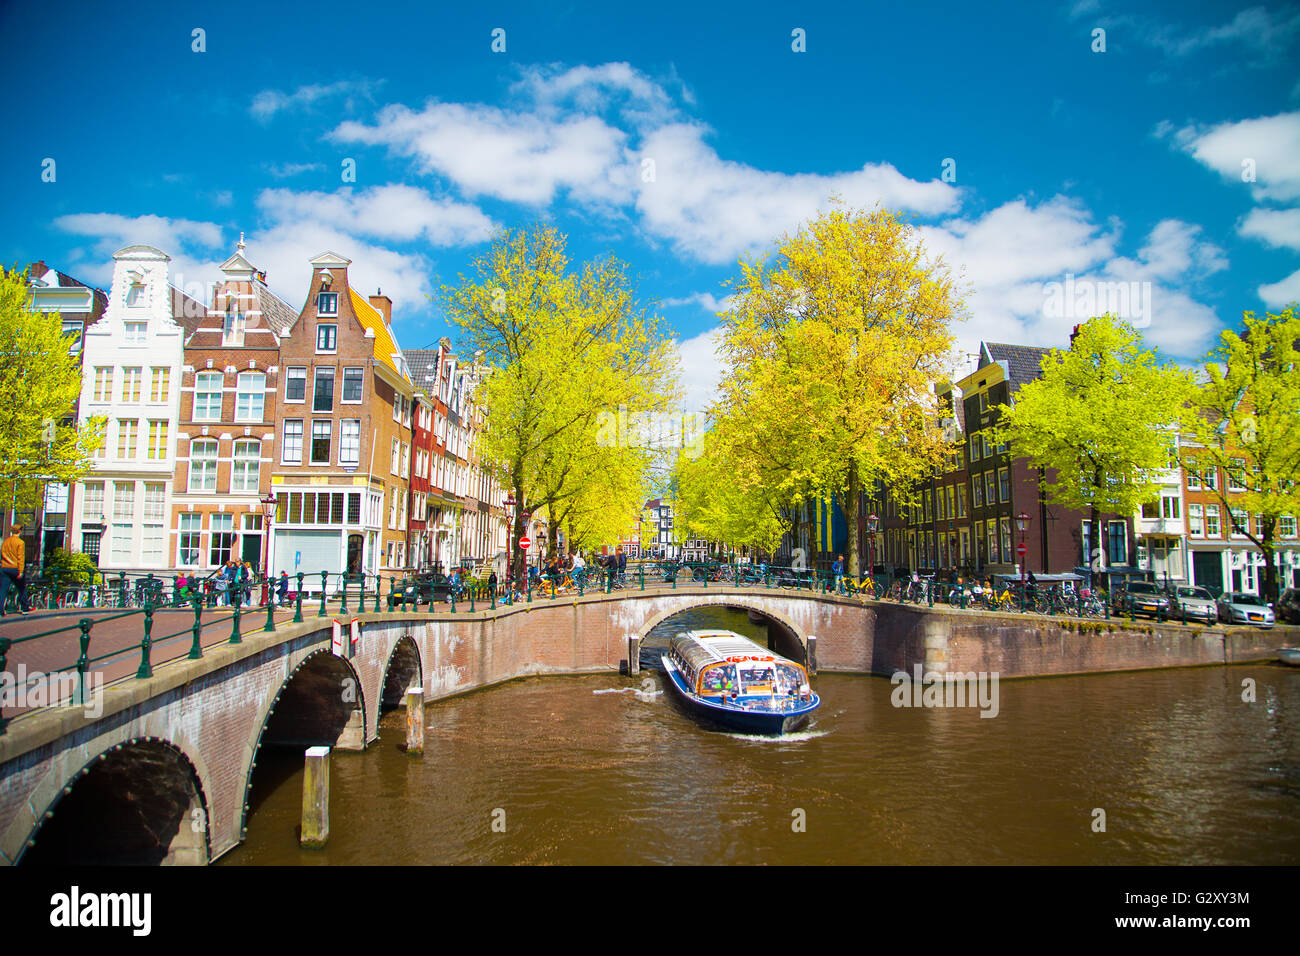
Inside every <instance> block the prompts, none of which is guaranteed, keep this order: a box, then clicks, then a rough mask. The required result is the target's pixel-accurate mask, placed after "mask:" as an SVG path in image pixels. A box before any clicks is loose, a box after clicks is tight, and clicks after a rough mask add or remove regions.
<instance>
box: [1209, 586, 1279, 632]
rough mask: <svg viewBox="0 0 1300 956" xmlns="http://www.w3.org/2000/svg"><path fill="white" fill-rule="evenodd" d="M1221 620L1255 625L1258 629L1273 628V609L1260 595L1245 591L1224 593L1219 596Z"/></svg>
mask: <svg viewBox="0 0 1300 956" xmlns="http://www.w3.org/2000/svg"><path fill="white" fill-rule="evenodd" d="M1218 608H1219V620H1220V621H1226V622H1227V623H1229V624H1254V625H1255V626H1256V627H1272V626H1273V609H1272V608H1271V607H1269V606H1268V602H1266V601H1265V600H1264V599H1263V598H1262V597H1260V596H1259V595H1258V594H1249V593H1247V592H1245V591H1224V592H1223V594H1221V595H1219V601H1218Z"/></svg>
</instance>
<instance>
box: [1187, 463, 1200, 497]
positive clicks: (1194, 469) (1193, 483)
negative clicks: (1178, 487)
mask: <svg viewBox="0 0 1300 956" xmlns="http://www.w3.org/2000/svg"><path fill="white" fill-rule="evenodd" d="M1187 487H1188V488H1190V489H1191V490H1192V491H1199V490H1200V488H1201V473H1200V465H1199V464H1198V463H1197V462H1196V460H1195V459H1189V460H1188V462H1187Z"/></svg>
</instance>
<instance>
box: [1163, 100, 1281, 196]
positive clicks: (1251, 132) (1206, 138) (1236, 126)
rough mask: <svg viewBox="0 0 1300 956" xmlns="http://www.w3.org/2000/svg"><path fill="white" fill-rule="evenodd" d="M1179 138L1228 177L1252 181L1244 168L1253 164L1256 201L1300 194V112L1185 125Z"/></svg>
mask: <svg viewBox="0 0 1300 956" xmlns="http://www.w3.org/2000/svg"><path fill="white" fill-rule="evenodd" d="M1175 138H1176V141H1177V143H1178V145H1179V146H1180V147H1181V148H1182V149H1183V150H1184V151H1185V152H1187V153H1188V154H1190V155H1191V156H1193V157H1194V158H1195V159H1196V160H1197V161H1198V162H1200V163H1202V164H1203V165H1205V166H1207V167H1209V168H1210V169H1213V170H1215V171H1216V172H1218V173H1220V174H1221V175H1223V176H1225V177H1227V178H1228V179H1230V180H1233V181H1236V182H1247V183H1249V182H1250V181H1249V180H1243V178H1242V177H1243V171H1244V170H1245V171H1250V170H1253V174H1254V176H1255V178H1256V181H1255V182H1254V183H1253V184H1252V185H1251V192H1252V194H1253V196H1254V198H1255V200H1256V201H1260V200H1274V201H1279V202H1287V201H1291V200H1296V199H1300V112H1294V113H1279V114H1278V115H1277V116H1262V117H1259V118H1257V119H1247V120H1239V121H1236V122H1227V123H1220V124H1218V125H1217V126H1212V127H1209V128H1203V127H1196V126H1187V127H1184V128H1183V129H1181V130H1179V131H1178V133H1177V134H1176V137H1175ZM1243 164H1246V165H1244V166H1243Z"/></svg>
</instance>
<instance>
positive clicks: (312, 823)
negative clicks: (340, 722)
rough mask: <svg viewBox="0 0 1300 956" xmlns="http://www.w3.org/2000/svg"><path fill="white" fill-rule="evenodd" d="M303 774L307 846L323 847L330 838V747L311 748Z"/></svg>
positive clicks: (304, 823)
mask: <svg viewBox="0 0 1300 956" xmlns="http://www.w3.org/2000/svg"><path fill="white" fill-rule="evenodd" d="M305 756H306V760H305V763H304V764H303V772H302V835H301V837H300V838H299V842H300V843H301V844H302V845H303V846H305V847H323V846H324V845H325V843H326V842H327V841H328V840H329V837H330V748H329V747H308V748H307V752H306V755H305Z"/></svg>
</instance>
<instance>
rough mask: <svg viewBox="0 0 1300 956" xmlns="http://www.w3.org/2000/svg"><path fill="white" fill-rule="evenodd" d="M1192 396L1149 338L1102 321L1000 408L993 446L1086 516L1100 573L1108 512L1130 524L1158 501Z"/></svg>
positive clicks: (1092, 558)
mask: <svg viewBox="0 0 1300 956" xmlns="http://www.w3.org/2000/svg"><path fill="white" fill-rule="evenodd" d="M1192 387H1193V382H1192V377H1191V375H1190V374H1188V373H1187V372H1185V371H1183V370H1182V369H1180V368H1178V367H1177V366H1176V365H1173V364H1168V363H1165V364H1162V363H1160V362H1159V361H1158V357H1157V354H1156V352H1155V350H1153V349H1147V348H1145V347H1144V345H1143V341H1142V336H1141V333H1139V332H1138V331H1137V330H1136V329H1134V328H1133V327H1132V326H1131V325H1129V324H1127V323H1126V322H1124V321H1123V320H1121V319H1118V318H1116V317H1115V316H1112V315H1109V314H1107V315H1102V316H1099V317H1097V318H1093V319H1089V320H1088V321H1087V322H1086V323H1084V324H1083V325H1081V326H1080V327H1079V331H1078V334H1077V335H1076V336H1075V338H1074V341H1073V342H1072V343H1071V344H1070V348H1069V349H1068V350H1065V351H1062V350H1060V349H1053V350H1052V351H1051V352H1049V353H1048V354H1047V355H1046V356H1044V358H1043V364H1042V376H1041V377H1040V378H1039V379H1037V380H1036V381H1033V382H1029V383H1028V384H1026V385H1023V386H1021V388H1020V391H1019V392H1018V393H1017V395H1016V397H1015V404H1013V405H1010V406H1008V405H999V406H997V409H996V412H997V416H998V417H997V419H996V420H995V425H994V428H993V430H992V438H991V440H992V441H993V442H995V443H1002V442H1007V443H1008V444H1010V446H1011V448H1012V450H1013V452H1014V454H1015V455H1017V456H1021V455H1023V456H1025V457H1026V458H1028V459H1029V461H1030V462H1031V463H1032V464H1034V465H1036V466H1038V467H1039V468H1041V469H1043V471H1041V472H1040V475H1041V476H1042V477H1041V478H1040V485H1041V488H1042V491H1043V492H1044V494H1045V495H1046V498H1047V500H1048V501H1050V502H1052V503H1053V504H1059V505H1062V506H1064V507H1067V508H1073V509H1076V510H1080V511H1087V512H1088V514H1089V517H1090V519H1091V523H1090V525H1089V527H1090V528H1092V529H1094V530H1093V532H1092V534H1091V537H1090V554H1089V567H1090V568H1095V567H1096V566H1097V564H1098V563H1099V560H1100V554H1101V535H1100V534H1098V533H1097V531H1096V530H1095V529H1097V528H1098V526H1099V520H1100V515H1101V512H1115V513H1118V514H1124V515H1131V514H1134V513H1135V512H1136V511H1137V510H1138V509H1139V508H1140V507H1141V506H1142V505H1143V504H1145V503H1147V502H1150V501H1151V500H1152V499H1153V498H1154V497H1155V496H1156V495H1157V494H1158V492H1159V488H1160V482H1159V479H1158V474H1159V473H1160V472H1162V471H1166V470H1168V468H1169V467H1170V463H1171V461H1173V460H1175V459H1176V456H1175V455H1174V453H1173V447H1174V444H1175V436H1176V435H1177V434H1178V431H1179V429H1180V427H1181V426H1182V425H1183V424H1184V423H1185V422H1186V421H1187V420H1188V409H1187V402H1188V400H1189V397H1190V395H1191V391H1192Z"/></svg>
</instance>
